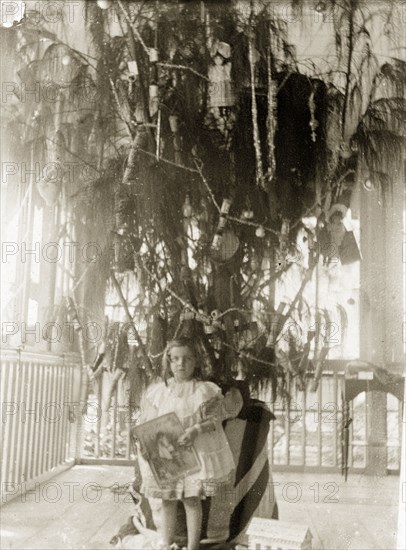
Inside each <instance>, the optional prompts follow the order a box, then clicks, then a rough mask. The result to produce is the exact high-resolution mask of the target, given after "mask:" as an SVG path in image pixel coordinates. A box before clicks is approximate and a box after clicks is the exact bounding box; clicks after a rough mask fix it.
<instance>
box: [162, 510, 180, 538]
mask: <svg viewBox="0 0 406 550" xmlns="http://www.w3.org/2000/svg"><path fill="white" fill-rule="evenodd" d="M177 507H178V501H177V500H163V501H162V538H163V542H164V544H165V546H167V547H168V548H169V546H170V545H171V544H172V543H173V539H174V537H175V527H176V512H177Z"/></svg>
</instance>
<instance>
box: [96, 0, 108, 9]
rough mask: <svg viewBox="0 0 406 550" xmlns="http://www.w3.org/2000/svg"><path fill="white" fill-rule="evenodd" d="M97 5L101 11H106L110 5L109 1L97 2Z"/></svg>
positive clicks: (99, 0)
mask: <svg viewBox="0 0 406 550" xmlns="http://www.w3.org/2000/svg"><path fill="white" fill-rule="evenodd" d="M97 5H98V6H99V8H100V9H101V10H107V9H109V7H110V5H111V0H97Z"/></svg>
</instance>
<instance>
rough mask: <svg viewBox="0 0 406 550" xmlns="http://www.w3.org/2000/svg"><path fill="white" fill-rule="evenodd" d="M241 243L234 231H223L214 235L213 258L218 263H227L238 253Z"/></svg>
mask: <svg viewBox="0 0 406 550" xmlns="http://www.w3.org/2000/svg"><path fill="white" fill-rule="evenodd" d="M239 246H240V241H239V239H238V237H237V236H236V235H235V234H234V232H233V231H231V230H230V231H224V232H223V231H221V233H216V234H215V235H214V238H213V241H212V244H211V256H212V258H213V260H215V261H217V262H227V261H228V260H230V259H231V258H232V257H233V256H234V254H235V253H236V252H237V250H238V247H239Z"/></svg>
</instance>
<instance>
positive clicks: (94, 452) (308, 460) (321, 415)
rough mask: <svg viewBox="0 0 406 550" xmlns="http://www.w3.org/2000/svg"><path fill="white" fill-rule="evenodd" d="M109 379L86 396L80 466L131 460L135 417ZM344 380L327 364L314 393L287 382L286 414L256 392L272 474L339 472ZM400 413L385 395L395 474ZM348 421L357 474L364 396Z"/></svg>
mask: <svg viewBox="0 0 406 550" xmlns="http://www.w3.org/2000/svg"><path fill="white" fill-rule="evenodd" d="M109 376H110V375H108V374H107V373H106V374H105V375H104V377H103V379H99V381H98V383H97V385H96V388H94V389H93V391H92V392H91V393H90V394H89V399H88V413H87V415H86V417H85V421H84V423H83V433H82V447H81V455H80V457H79V461H80V462H81V463H94V462H106V463H112V464H113V463H117V462H118V463H122V464H124V463H131V461H132V460H133V459H134V452H133V449H132V447H131V442H130V436H129V434H130V428H131V426H132V425H134V422H135V416H136V415H135V414H134V412H133V413H132V412H131V411H130V410H129V408H128V406H127V405H126V402H127V398H128V396H127V391H128V388H126V386H125V381H124V380H121V381H120V382H119V384H118V386H117V388H116V389H115V391H114V392H113V394H112V395H110V396H109V397H108V394H109V387H110V383H111V380H110V378H109ZM343 381H344V372H343V369H342V365H340V364H339V363H338V362H331V364H330V365H329V366H328V367H327V368H326V369H325V371H324V373H323V376H322V378H321V380H320V383H319V386H318V388H317V391H315V392H312V391H311V389H310V383H309V384H308V387H307V389H306V391H296V390H295V385H294V384H293V383H292V384H291V387H290V394H291V396H292V399H291V403H290V411H289V412H288V411H287V410H286V409H285V408H284V407H283V406H282V402H281V401H280V402H278V401H276V402H275V403H273V402H272V397H271V392H270V390H268V389H266V390H263V391H261V392H259V393H258V395H257V397H258V398H260V399H262V400H263V401H265V402H266V403H267V404H268V406H269V407H270V409H271V410H273V412H274V414H275V416H276V420H274V421H273V422H271V426H270V433H269V459H270V462H271V464H272V465H273V468H274V469H275V470H285V469H286V470H298V471H312V470H317V471H328V470H330V471H340V469H341V452H342V450H341V433H342V389H343ZM109 405H110V406H109ZM401 408H402V404H401V403H399V402H398V401H397V400H396V399H395V398H394V397H393V396H391V395H388V397H387V411H386V417H387V426H388V436H387V441H386V447H387V470H388V471H394V472H396V471H398V470H399V464H400V439H401V437H400V429H401V419H402V411H401ZM107 409H108V410H107ZM92 411H93V415H92ZM350 416H351V418H352V419H353V422H352V424H351V426H350V436H349V441H350V446H349V467H350V469H354V470H358V471H362V470H363V469H365V468H366V466H367V464H366V460H367V453H366V448H367V433H366V424H367V422H366V421H367V408H366V403H365V393H364V394H361V395H359V396H358V397H357V398H356V399H355V400H354V402H353V403H352V404H351V408H350Z"/></svg>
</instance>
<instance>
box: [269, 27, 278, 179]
mask: <svg viewBox="0 0 406 550" xmlns="http://www.w3.org/2000/svg"><path fill="white" fill-rule="evenodd" d="M274 41H275V34H274V33H273V32H272V30H271V29H270V33H269V51H268V60H267V61H268V66H267V69H268V118H267V131H268V138H267V139H268V181H269V182H270V181H272V179H273V177H274V174H275V168H276V165H275V132H276V114H277V113H276V91H277V90H276V82H275V81H274V80H273V79H272V55H273V51H274V48H273V43H274Z"/></svg>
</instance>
